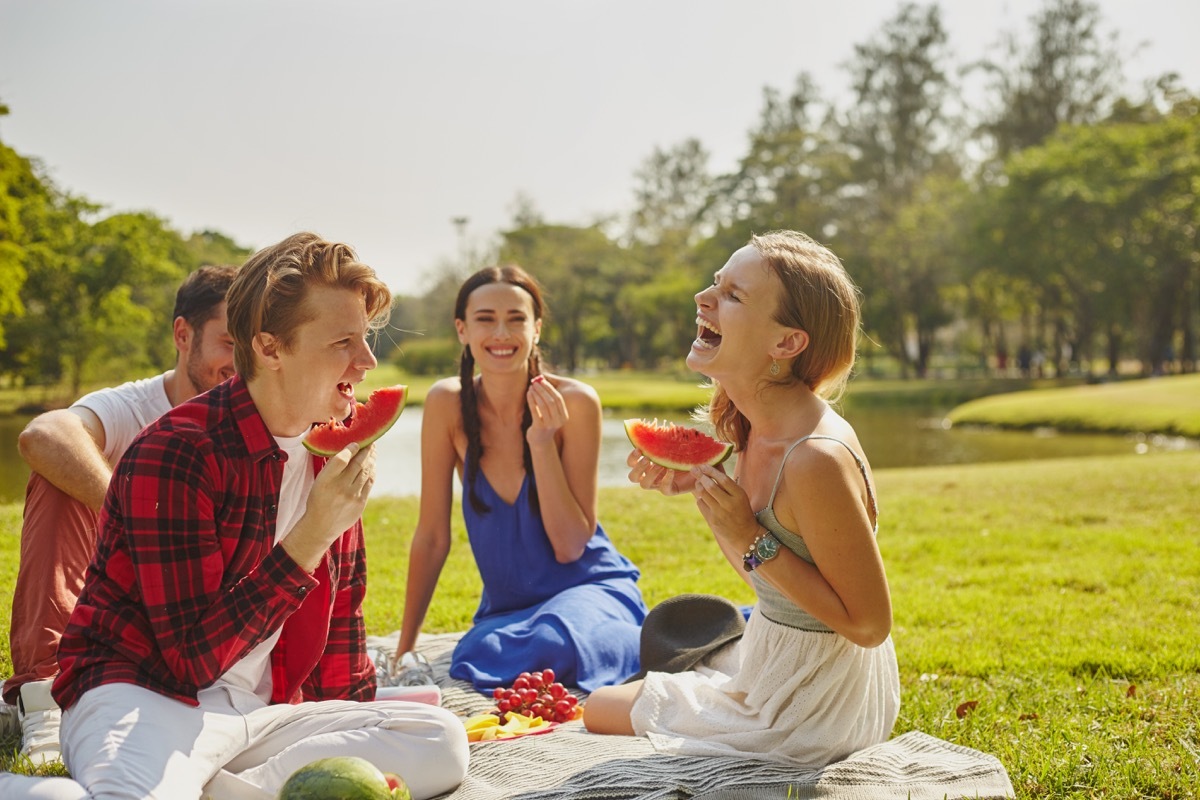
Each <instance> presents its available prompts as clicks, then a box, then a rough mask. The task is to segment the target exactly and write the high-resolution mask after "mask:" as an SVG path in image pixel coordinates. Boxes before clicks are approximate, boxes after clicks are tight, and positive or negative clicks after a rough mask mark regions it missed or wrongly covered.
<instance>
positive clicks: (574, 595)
mask: <svg viewBox="0 0 1200 800" xmlns="http://www.w3.org/2000/svg"><path fill="white" fill-rule="evenodd" d="M475 482H476V491H477V493H478V495H479V497H480V498H482V499H483V501H484V502H485V503H487V505H488V506H490V507H491V510H490V511H488V512H485V513H483V514H480V513H478V512H476V511H475V510H474V509H473V508H472V507H471V502H470V500H469V499H468V492H466V491H464V492H463V502H462V507H463V519H464V521H465V522H466V528H467V536H468V538H469V540H470V542H471V551H472V552H473V553H474V555H475V563H476V565H477V566H478V567H479V574H480V576H481V577H482V578H483V596H482V597H481V598H480V601H479V608H478V610H476V612H475V619H474V624H473V625H472V627H471V629H470V630H468V631H467V632H466V633H465V634H463V637H462V639H461V640H460V641H459V643H458V646H457V647H455V649H454V654H453V658H452V660H451V663H450V675H451V677H454V678H458V679H460V680H466V681H470V682H471V683H472V684H474V686H475V688H476V689H479V690H481V691H483V690H490V689H492V688H495V687H496V686H509V685H511V684H512V682H513V680H514V679H516V677H517V676H518V675H519V674H520V673H522V672H525V671H534V670H542V669H546V668H547V667H549V668H551V669H553V670H554V673H555V675H556V676H557V680H558V681H560V682H561V683H563V684H564V685H567V686H578V687H579V688H580V689H583V690H584V691H588V692H590V691H592V690H594V689H595V688H596V687H598V686H608V685H612V684H617V683H620V682H622V681H624V680H625V679H626V678H628V677H629V676H630V675H633V674H634V673H636V672H637V671H638V669H639V666H638V651H639V644H640V636H641V625H642V620H644V619H645V617H646V604H645V601H643V599H642V593H641V591H640V590H639V589H638V586H637V579H638V577H639V576H640V573H639V571H638V569H637V567H636V566H634V564H633V562H631V561H630V560H629V559H627V558H626V557H625V556H623V555H621V553H619V552H618V551H617V548H616V547H615V546H613V543H612V542H611V541H610V540H609V538H608V536H607V535H606V534H605V533H604V529H603V528H601V527H600V526H599V525H597V526H596V532H595V534H593V535H592V538H591V540H590V541H589V542H588V544H587V547H586V548H585V549H584V552H583V555H582V556H580V558H579V559H578V560H576V561H575V562H573V563H570V564H560V563H558V561H557V560H555V558H554V549H553V548H552V547H551V545H550V539H549V538H548V537H547V535H546V529H545V527H544V526H543V524H542V518H541V515H540V514H537V513H535V512H534V511H533V509H532V508H531V507H530V505H529V476H528V475H526V476H525V479H524V480H523V481H522V483H521V492H520V494H519V495H518V496H517V500H516V502H515V503H513V504H512V505H510V504H508V503H506V502H505V501H504V500H503V499H501V498H500V496H499V495H497V494H496V492H495V490H493V489H492V486H491V484H490V483H488V480H487V478H486V477H484V475H483V471H482V470H480V471H479V473H478V474H477V475H476V478H475Z"/></svg>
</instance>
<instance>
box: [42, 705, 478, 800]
mask: <svg viewBox="0 0 1200 800" xmlns="http://www.w3.org/2000/svg"><path fill="white" fill-rule="evenodd" d="M199 700H200V706H199V707H198V708H194V707H192V706H189V705H187V704H185V703H181V702H179V701H177V700H173V699H170V698H168V697H164V696H163V695H160V694H157V693H156V692H152V691H150V690H149V689H144V688H142V687H140V686H134V685H132V684H125V683H117V684H106V685H104V686H99V687H97V688H95V689H91V690H89V691H87V692H85V693H84V695H83V696H82V697H81V698H80V699H79V701H78V702H77V703H76V704H75V705H74V706H72V707H71V708H69V709H67V710H66V711H65V712H63V723H62V751H63V760H64V761H65V762H66V765H67V769H68V770H70V772H71V775H72V776H73V777H74V779H75V780H76V781H78V782H79V783H80V784H82V786H83V787H84V788H85V789H86V792H87V794H86V796H89V797H91V798H95V799H96V800H100V798H105V799H107V798H137V800H142V799H143V798H147V799H149V798H157V799H159V800H196V799H197V798H200V797H201V796H202V794H203V795H207V794H212V795H214V796H217V797H221V798H226V797H228V798H231V800H232V799H233V798H263V797H274V796H275V795H276V794H277V793H278V791H279V787H280V786H282V785H283V783H284V781H286V780H287V778H288V776H289V775H291V774H292V773H293V772H294V771H296V770H297V769H299V768H300V767H302V766H304V765H305V764H308V763H310V762H312V761H315V760H316V759H318V758H326V757H329V756H337V755H346V756H351V755H352V756H360V757H362V758H365V759H367V760H368V761H370V762H372V763H373V764H375V765H376V766H377V767H379V769H381V770H383V771H385V772H395V773H396V774H398V775H400V776H401V777H403V778H404V780H405V782H406V783H408V785H409V788H410V789H411V790H412V794H413V798H414V800H420V798H429V797H435V796H437V795H440V794H445V793H446V792H449V791H450V790H452V789H454V788H455V787H456V786H458V784H459V783H461V782H462V780H463V778H464V776H465V775H466V773H467V760H468V751H467V738H466V731H465V729H464V728H463V724H462V721H461V720H460V719H459V718H458V717H456V716H455V715H454V714H453V713H451V712H449V711H447V710H446V709H444V708H440V707H437V706H431V705H425V704H421V703H409V702H403V701H395V700H388V701H377V702H373V703H356V702H352V701H348V700H327V701H323V702H319V703H301V704H299V705H265V704H264V703H263V702H262V701H261V700H260V699H259V698H257V697H255V696H254V695H252V694H250V693H249V692H242V691H239V690H236V689H230V688H228V687H211V688H209V689H205V690H203V691H201V692H200V696H199ZM239 787H240V788H239Z"/></svg>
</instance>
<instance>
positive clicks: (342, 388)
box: [337, 383, 354, 400]
mask: <svg viewBox="0 0 1200 800" xmlns="http://www.w3.org/2000/svg"><path fill="white" fill-rule="evenodd" d="M337 389H338V392H340V393H341V395H342V397H345V398H346V399H347V400H353V399H354V384H352V383H339V384H338V386H337Z"/></svg>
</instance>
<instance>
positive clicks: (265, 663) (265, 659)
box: [216, 431, 315, 703]
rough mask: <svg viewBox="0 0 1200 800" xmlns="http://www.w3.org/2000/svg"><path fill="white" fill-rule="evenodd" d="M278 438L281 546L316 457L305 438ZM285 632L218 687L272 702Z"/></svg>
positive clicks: (301, 505)
mask: <svg viewBox="0 0 1200 800" xmlns="http://www.w3.org/2000/svg"><path fill="white" fill-rule="evenodd" d="M307 435H308V433H307V431H306V432H305V433H302V434H300V435H299V436H288V437H283V436H276V437H275V441H276V442H277V443H278V444H279V449H280V450H282V451H283V452H285V453H287V461H286V462H285V463H284V465H283V480H282V482H281V484H280V487H279V515H278V516H277V517H276V518H275V544H279V543H280V542H282V541H283V540H284V538H285V537H287V535H288V534H289V533H291V531H292V526H293V525H295V524H296V522H297V521H298V520H299V519H300V517H301V516H302V515H303V514H304V510H305V508H307V507H308V493H309V492H310V491H312V485H313V481H314V480H315V476H314V475H313V464H312V455H310V454H309V452H308V451H307V450H305V449H304V437H305V436H307ZM281 630H282V629H277V630H276V631H275V632H274V633H273V634H271V636H270V637H269V638H267V639H266V640H265V641H263V642H261V643H259V644H258V645H256V646H255V647H254V649H252V650H251V651H250V652H248V653H246V655H244V656H242V658H241V660H240V661H238V662H237V663H236V664H234V665H233V666H232V667H230V668H229V669H227V670H226V671H225V673H224V674H223V675H221V677H220V678H218V679H217V681H216V685H222V686H228V687H230V688H233V689H240V690H242V691H246V692H250V693H252V694H254V695H257V696H258V699H259V700H261V701H263V702H264V703H269V702H271V651H272V650H274V649H275V643H276V642H278V641H279V635H280V633H281Z"/></svg>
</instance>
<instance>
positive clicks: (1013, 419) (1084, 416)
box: [947, 375, 1200, 439]
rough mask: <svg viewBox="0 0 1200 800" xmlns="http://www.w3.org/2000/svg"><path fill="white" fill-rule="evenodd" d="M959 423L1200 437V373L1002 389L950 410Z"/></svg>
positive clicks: (957, 423)
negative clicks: (1014, 389)
mask: <svg viewBox="0 0 1200 800" xmlns="http://www.w3.org/2000/svg"><path fill="white" fill-rule="evenodd" d="M947 416H948V418H949V419H950V421H951V422H952V423H954V424H955V425H964V424H966V425H997V426H1000V427H1006V428H1038V427H1052V428H1057V429H1058V430H1062V431H1095V432H1101V433H1129V432H1132V433H1164V434H1170V435H1174V436H1186V437H1188V438H1191V439H1197V438H1200V375H1177V376H1171V377H1162V378H1145V379H1142V380H1133V381H1122V382H1119V383H1106V384H1097V385H1092V386H1073V387H1069V388H1058V389H1037V390H1033V391H1024V392H1012V393H1008V394H997V395H992V396H988V397H981V398H979V399H976V400H971V401H968V402H966V403H964V404H963V405H961V406H958V407H957V408H955V409H954V410H953V411H951V412H950V413H949V414H948V415H947Z"/></svg>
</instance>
